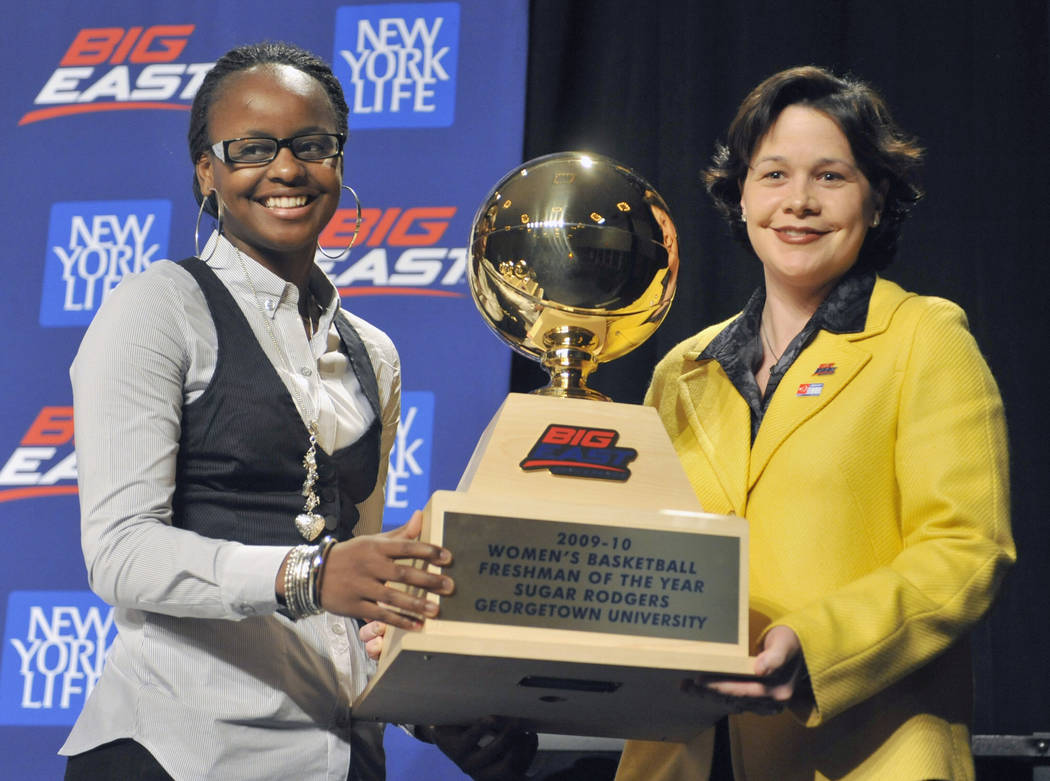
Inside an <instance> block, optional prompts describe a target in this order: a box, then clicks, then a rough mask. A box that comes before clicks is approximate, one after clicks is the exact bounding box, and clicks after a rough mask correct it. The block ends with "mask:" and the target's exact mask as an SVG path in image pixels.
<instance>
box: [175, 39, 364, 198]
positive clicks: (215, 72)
mask: <svg viewBox="0 0 1050 781" xmlns="http://www.w3.org/2000/svg"><path fill="white" fill-rule="evenodd" d="M271 64H272V65H290V66H291V67H293V68H295V69H297V70H300V71H302V72H303V73H305V74H307V75H308V76H312V77H313V78H315V79H317V81H318V82H320V84H321V86H322V87H324V91H325V92H326V93H327V94H328V100H329V101H330V102H331V104H332V111H333V112H334V113H335V119H336V124H337V125H338V128H337V129H338V131H339V132H340V133H346V132H347V117H348V116H349V114H350V109H349V108H348V107H347V105H346V98H345V97H344V96H343V87H342V85H340V84H339V79H337V78H336V77H335V74H334V73H332V69H331V67H329V65H328V63H326V62H325V61H324V60H322V59H321V58H320V57H318V56H317V55H315V54H312V53H311V52H308V51H306V49H302V48H300V47H298V46H296V45H295V44H292V43H285V42H283V41H264V42H263V43H253V44H248V45H246V46H238V47H237V48H235V49H230V51H228V52H226V54H224V55H222V56H221V57H220V58H219V59H218V60H216V62H215V65H214V66H212V68H211V70H209V71H208V73H207V74H205V76H204V79H203V81H202V82H201V86H200V89H198V90H197V94H196V96H194V98H193V106H192V107H191V108H190V130H189V143H190V162H191V163H192V164H193V165H194V168H195V169H196V165H197V161H198V160H199V159H200V156H201V155H202V154H204V153H205V152H207V151H208V146H209V141H210V139H209V138H208V112H209V111H210V110H211V107H212V104H213V103H214V102H215V99H216V95H217V93H218V91H219V86H220V85H221V84H222V82H223V81H224V80H225V79H226V77H227V76H230V75H231V74H234V73H238V72H239V71H243V70H248V69H249V68H254V67H255V66H257V65H271ZM193 197H194V198H196V199H197V204H198V205H199V204H200V203H201V202H202V201H203V200H204V195H203V194H202V193H201V188H200V183H199V182H198V181H197V173H196V170H194V173H193ZM204 209H205V211H207V212H208V214H210V215H211V216H212V217H214V216H216V214H217V212H216V207H215V199H214V198H209V199H208V203H206V204H205V206H204Z"/></svg>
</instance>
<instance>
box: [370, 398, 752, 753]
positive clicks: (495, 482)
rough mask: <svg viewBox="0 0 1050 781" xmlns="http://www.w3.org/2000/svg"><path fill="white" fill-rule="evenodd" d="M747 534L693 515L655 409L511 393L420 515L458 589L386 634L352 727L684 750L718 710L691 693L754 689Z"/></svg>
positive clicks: (727, 520) (739, 526) (693, 503)
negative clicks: (727, 680)
mask: <svg viewBox="0 0 1050 781" xmlns="http://www.w3.org/2000/svg"><path fill="white" fill-rule="evenodd" d="M574 443H575V444H574ZM634 450H636V451H637V455H636V456H635V455H633V454H632V451H634ZM551 469H553V470H555V472H557V471H566V470H567V471H568V474H556V473H552V472H551V471H550V470H551ZM627 472H629V475H628V474H625V473H627ZM595 475H600V476H595ZM610 475H611V477H610ZM622 478H626V479H622ZM747 535H748V530H747V522H746V521H745V520H743V519H741V518H736V517H729V516H721V515H711V514H708V513H704V512H702V511H701V510H700V507H699V504H698V502H697V500H696V498H695V495H694V494H693V491H692V489H691V488H690V486H689V483H688V480H687V478H686V476H685V473H684V471H683V470H682V467H681V465H680V464H679V462H678V458H677V456H676V455H675V453H674V450H673V448H672V447H671V444H670V442H669V441H668V439H667V435H666V433H665V432H664V429H663V426H662V425H661V424H660V421H659V419H658V417H657V415H656V413H655V411H654V410H652V409H650V408H647V407H640V406H636V405H628V404H614V403H611V402H592V401H580V400H573V399H555V398H549V397H542V396H532V395H522V394H511V395H510V396H509V397H508V398H507V400H506V401H505V402H504V404H503V406H502V407H501V408H500V410H499V412H497V414H496V416H495V417H494V418H493V420H492V422H491V423H490V424H489V427H488V428H487V429H486V431H485V434H484V435H483V436H482V439H481V442H480V443H479V445H478V449H477V451H476V452H475V454H474V457H473V458H472V459H471V462H470V464H469V466H468V468H467V471H466V473H465V475H464V477H463V480H462V481H461V483H460V486H459V489H458V490H457V491H438V492H436V493H435V494H434V495H433V497H432V498H431V500H430V502H429V503H428V504H427V507H426V510H425V514H424V525H423V532H422V535H421V538H422V539H423V540H425V541H428V542H432V543H435V544H439V545H444V546H446V547H448V548H449V549H450V550H451V551H452V553H453V557H454V561H453V563H452V564H451V565H450V566H448V567H446V568H445V570H444V571H445V572H446V573H447V574H449V575H450V576H451V577H453V578H454V579H455V580H456V593H455V594H453V595H450V596H446V597H440V598H439V597H435V596H431V597H430V598H431V599H433V600H435V601H438V602H439V603H440V609H441V612H440V617H439V618H437V619H428V620H427V621H426V622H425V624H424V626H423V628H422V630H420V631H418V632H407V631H403V630H398V629H394V628H390V629H389V630H388V632H387V635H386V639H385V642H384V648H383V654H382V656H381V658H380V660H379V666H378V670H377V673H376V675H375V676H374V677H373V678H372V680H371V682H370V683H369V685H368V687H367V688H366V689H365V691H364V692H363V693H362V694H361V695H360V696H359V697H358V699H357V701H356V702H355V703H354V706H353V710H354V715H355V718H363V719H375V720H383V721H395V722H402V723H414V724H464V723H468V722H470V721H473V720H475V719H478V718H482V717H485V716H504V717H509V718H514V719H519V720H523V721H524V722H525V723H526V724H528V725H529V726H530V727H531V728H533V729H536V730H538V731H541V732H548V733H559V734H568V735H591V736H598V737H617V738H636V739H645V740H676V741H685V740H688V739H690V738H691V737H693V736H694V735H695V734H696V733H697V732H699V731H700V730H701V729H703V728H704V727H706V726H708V725H710V724H711V723H713V722H714V721H716V720H717V719H718V718H720V717H721V716H722V715H724V713H725V712H726V710H725V708H724V706H723V705H721V704H720V703H718V702H717V701H715V699H714V698H711V697H701V696H699V695H697V694H695V693H686V692H683V691H682V686H681V684H682V681H683V680H685V679H687V678H691V677H693V676H695V675H696V674H697V673H699V672H705V673H715V674H718V675H721V676H727V677H751V676H752V670H753V664H754V660H753V659H752V658H751V657H749V656H748V653H747V642H748V632H747V582H748V581H747V578H748V574H747V561H748V558H747Z"/></svg>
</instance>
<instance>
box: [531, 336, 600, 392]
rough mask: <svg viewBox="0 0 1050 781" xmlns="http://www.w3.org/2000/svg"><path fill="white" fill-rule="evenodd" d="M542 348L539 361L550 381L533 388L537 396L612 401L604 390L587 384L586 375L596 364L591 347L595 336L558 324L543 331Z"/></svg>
mask: <svg viewBox="0 0 1050 781" xmlns="http://www.w3.org/2000/svg"><path fill="white" fill-rule="evenodd" d="M543 346H544V347H545V348H547V349H546V351H545V352H544V353H543V357H542V358H541V359H540V363H542V364H543V367H544V368H545V369H546V370H547V373H548V374H549V375H550V382H549V383H548V384H547V385H546V386H544V387H543V388H538V389H537V390H534V391H533V393H535V394H538V395H540V396H559V397H562V398H570V399H590V400H592V401H612V399H610V398H609V397H608V396H606V395H605V394H604V393H601V392H599V391H596V390H594V389H593V388H588V387H587V377H588V376H589V375H590V373H591V372H593V371H594V370H595V369H597V368H598V362H597V361H596V360H594V354H593V351H594V349H595V348H596V347H597V346H598V338H597V337H596V336H595V335H594V334H593V333H592V332H591V331H588V330H587V329H586V328H580V327H578V326H571V325H565V326H559V327H558V328H555V329H553V330H551V331H548V332H547V333H545V334H544V335H543Z"/></svg>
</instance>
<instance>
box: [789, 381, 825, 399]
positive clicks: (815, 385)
mask: <svg viewBox="0 0 1050 781" xmlns="http://www.w3.org/2000/svg"><path fill="white" fill-rule="evenodd" d="M823 390H824V383H822V382H804V383H802V384H801V385H799V386H798V390H797V391H795V395H796V396H819V395H820V394H821V392H822V391H823Z"/></svg>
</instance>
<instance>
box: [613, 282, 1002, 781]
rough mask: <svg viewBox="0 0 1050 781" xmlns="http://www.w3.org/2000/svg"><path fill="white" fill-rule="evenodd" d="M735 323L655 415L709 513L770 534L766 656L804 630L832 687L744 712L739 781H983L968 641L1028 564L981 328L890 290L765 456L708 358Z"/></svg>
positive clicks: (631, 768) (794, 381)
mask: <svg viewBox="0 0 1050 781" xmlns="http://www.w3.org/2000/svg"><path fill="white" fill-rule="evenodd" d="M726 325H727V323H722V324H719V325H716V326H713V327H711V328H708V329H706V330H704V331H702V332H701V333H700V334H698V335H696V336H694V337H692V338H690V339H688V340H686V341H684V342H682V343H681V344H679V345H678V346H677V347H675V348H674V349H673V350H672V351H671V352H670V353H669V354H668V355H667V356H666V357H665V358H664V359H663V360H662V361H661V362H660V364H659V365H658V366H657V368H656V372H655V375H654V378H653V382H652V385H651V386H650V389H649V393H648V394H647V397H646V403H647V404H651V405H653V406H655V407H656V408H657V410H658V411H659V413H660V417H661V418H662V420H663V422H664V425H665V426H666V428H667V431H668V433H669V434H670V437H671V441H672V442H673V443H674V446H675V449H676V450H677V452H678V454H679V456H680V458H681V460H682V463H683V465H684V467H685V471H686V473H687V474H688V476H689V479H690V481H691V482H692V485H693V488H694V490H695V491H696V494H697V496H698V497H699V499H700V502H701V504H702V505H703V507H704V509H705V510H708V511H710V512H716V513H734V514H737V515H740V516H743V517H745V518H747V519H748V521H749V523H750V526H751V547H750V562H751V578H750V598H751V640H752V643H753V644H757V642H758V641H759V639H760V637H761V635H762V633H763V632H764V631H765V630H767V629H768V628H769V627H770V626H773V625H777V624H783V625H787V626H790V627H791V628H792V629H794V630H795V632H797V633H798V636H799V639H800V640H801V643H802V649H803V653H804V654H805V660H806V664H807V667H808V670H809V674H810V678H811V681H812V689H813V694H812V697H805V698H804V699H802V700H801V701H798V702H794V703H793V704H792V707H791V708H790V709H789V711H787V712H785V713H783V714H781V715H779V716H756V715H753V714H745V715H743V716H740V717H733V718H732V719H731V734H732V741H731V742H732V752H733V763H734V768H735V773H736V777H737V779H740V780H741V781H743V780H745V779H746V781H765V780H767V779H768V780H769V781H774V780H775V781H791V780H792V779H805V780H806V781H810V780H811V779H825V778H827V779H836V780H841V779H878V780H879V781H884V780H885V779H892V780H893V781H910V780H911V779H916V780H917V779H972V778H973V777H974V769H973V760H972V756H971V754H970V734H969V727H968V725H969V722H970V718H971V711H972V685H971V668H970V656H969V649H968V644H967V642H966V640H965V637H966V635H967V632H968V630H969V629H970V628H971V627H972V626H973V625H974V623H975V622H976V621H977V620H978V619H979V618H980V617H981V616H982V615H983V614H984V612H985V611H986V610H987V609H988V607H989V605H990V604H991V602H992V599H993V596H994V594H995V591H996V588H997V587H998V584H999V582H1000V580H1001V579H1002V576H1003V574H1004V573H1005V571H1006V570H1007V568H1008V567H1009V565H1010V564H1011V563H1012V562H1013V560H1014V558H1015V553H1014V547H1013V541H1012V538H1011V535H1010V528H1009V496H1008V475H1007V449H1006V433H1005V423H1004V418H1003V410H1002V403H1001V401H1000V397H999V392H998V389H997V387H996V385H995V381H994V380H993V379H992V376H991V374H990V372H989V371H988V367H987V366H986V364H985V362H984V360H983V358H982V357H981V354H980V352H979V351H978V349H977V346H976V344H975V342H974V340H973V338H972V336H971V335H970V333H969V331H968V330H967V326H966V319H965V315H964V314H963V312H962V310H961V309H959V307H957V306H955V305H954V304H952V303H951V302H949V301H945V300H943V299H937V298H927V297H921V296H917V295H914V294H912V293H907V292H905V291H904V290H902V289H901V288H900V287H898V286H897V285H895V284H893V283H892V282H888V281H885V280H882V279H879V280H878V281H877V282H876V285H875V288H874V290H873V292H872V297H871V302H870V306H869V311H868V319H867V324H866V327H865V329H864V330H863V331H862V332H860V333H854V334H834V333H829V332H826V331H821V332H819V334H818V335H817V336H816V338H815V339H814V340H813V341H812V342H811V343H810V344H809V346H808V347H806V349H805V350H804V351H803V352H802V353H801V355H800V356H799V357H798V359H797V360H796V361H795V363H794V364H793V365H792V366H791V368H790V369H789V370H788V371H787V373H786V375H785V376H784V378H783V379H782V380H781V382H780V385H779V386H778V388H777V390H776V392H775V394H774V397H773V400H772V401H771V403H770V405H769V407H768V409H767V412H766V415H765V417H764V418H763V421H762V425H761V427H760V428H759V431H758V435H757V437H756V439H755V442H754V445H753V446H752V445H751V444H750V412H749V409H748V406H747V403H746V402H745V401H744V400H743V398H741V396H740V395H739V394H738V393H737V391H736V390H735V388H734V387H733V385H732V384H731V383H730V381H729V379H728V378H727V377H726V375H725V373H724V372H723V371H722V368H721V367H720V366H719V365H718V363H717V362H716V361H713V360H703V361H697V355H698V354H699V353H700V352H701V351H702V350H703V348H704V347H705V346H706V345H707V344H708V343H709V342H710V341H711V340H712V339H713V338H714V337H715V336H716V335H717V334H718V333H719V332H720V331H721V330H722V329H723V328H724V327H725V326H726ZM818 369H819V372H818ZM816 383H820V384H821V385H820V386H819V387H815V384H816ZM806 385H808V389H807V388H805V387H802V386H806ZM807 390H808V395H807ZM711 742H712V741H711V734H710V732H706V733H703V734H701V735H700V736H698V737H697V738H696V739H694V740H693V741H692V742H691V743H688V744H672V743H647V742H638V741H630V742H628V744H627V747H626V749H625V752H624V756H623V759H622V761H621V764H620V771H619V774H618V775H617V779H618V781H628V780H631V781H633V780H634V779H646V781H650V780H651V779H688V781H694V779H703V778H707V776H708V774H709V767H710V748H711Z"/></svg>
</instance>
